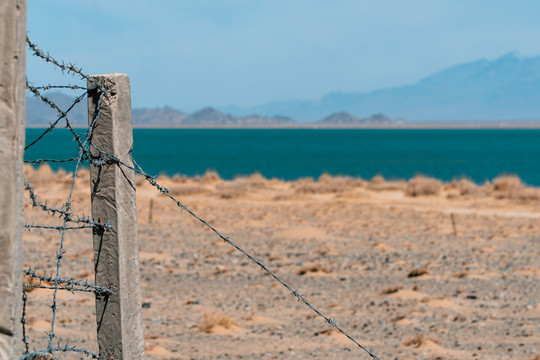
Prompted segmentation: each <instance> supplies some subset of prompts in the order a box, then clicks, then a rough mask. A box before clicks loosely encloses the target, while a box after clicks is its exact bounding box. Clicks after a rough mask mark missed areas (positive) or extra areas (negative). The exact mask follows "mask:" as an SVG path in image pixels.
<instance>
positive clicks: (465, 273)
mask: <svg viewBox="0 0 540 360" xmlns="http://www.w3.org/2000/svg"><path fill="white" fill-rule="evenodd" d="M452 276H453V277H455V278H458V279H462V278H464V277H467V276H469V272H468V271H465V270H462V271H458V272H457V273H455V274H454V275H452Z"/></svg>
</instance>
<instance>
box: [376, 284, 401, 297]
mask: <svg viewBox="0 0 540 360" xmlns="http://www.w3.org/2000/svg"><path fill="white" fill-rule="evenodd" d="M402 288H403V287H401V286H399V285H394V286H389V287H387V288H385V289H383V290H382V291H381V294H383V295H390V294H395V293H397V292H398V291H399V290H401V289H402Z"/></svg>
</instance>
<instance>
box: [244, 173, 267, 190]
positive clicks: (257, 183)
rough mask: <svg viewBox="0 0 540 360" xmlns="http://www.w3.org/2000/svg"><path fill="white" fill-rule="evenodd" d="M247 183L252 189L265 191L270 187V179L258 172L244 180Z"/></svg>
mask: <svg viewBox="0 0 540 360" xmlns="http://www.w3.org/2000/svg"><path fill="white" fill-rule="evenodd" d="M244 181H245V183H246V184H247V185H248V187H249V188H251V189H263V188H265V187H266V186H267V185H268V179H266V178H265V177H264V176H262V175H261V173H259V172H256V173H253V174H252V175H250V176H248V177H247V178H245V179H244Z"/></svg>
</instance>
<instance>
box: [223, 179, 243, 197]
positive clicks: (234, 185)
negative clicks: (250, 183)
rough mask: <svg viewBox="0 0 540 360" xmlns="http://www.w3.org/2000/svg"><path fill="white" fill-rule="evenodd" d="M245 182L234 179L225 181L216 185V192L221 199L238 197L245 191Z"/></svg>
mask: <svg viewBox="0 0 540 360" xmlns="http://www.w3.org/2000/svg"><path fill="white" fill-rule="evenodd" d="M246 189H247V184H246V182H245V181H240V180H238V179H237V180H234V181H230V182H225V183H223V184H220V185H218V186H216V191H217V194H218V195H219V197H220V198H222V199H235V198H238V197H240V196H242V195H244V193H245V192H246Z"/></svg>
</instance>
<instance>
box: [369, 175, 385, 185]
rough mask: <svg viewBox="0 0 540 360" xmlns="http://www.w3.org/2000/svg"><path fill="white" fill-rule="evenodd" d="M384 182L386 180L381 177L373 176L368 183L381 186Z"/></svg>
mask: <svg viewBox="0 0 540 360" xmlns="http://www.w3.org/2000/svg"><path fill="white" fill-rule="evenodd" d="M385 182H386V180H384V177H383V176H382V175H375V176H374V177H372V178H371V181H370V182H369V183H370V185H382V184H384V183H385Z"/></svg>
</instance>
